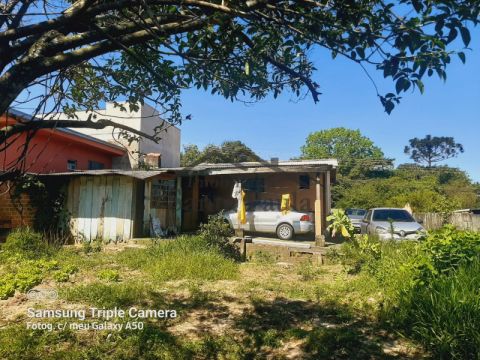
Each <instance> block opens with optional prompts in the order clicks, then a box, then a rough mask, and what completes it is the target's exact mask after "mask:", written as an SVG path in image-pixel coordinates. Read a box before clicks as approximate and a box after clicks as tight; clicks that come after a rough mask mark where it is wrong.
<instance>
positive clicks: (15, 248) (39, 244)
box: [2, 227, 50, 257]
mask: <svg viewBox="0 0 480 360" xmlns="http://www.w3.org/2000/svg"><path fill="white" fill-rule="evenodd" d="M2 249H3V250H5V251H6V252H8V253H11V254H23V255H26V256H28V257H39V256H41V255H45V254H46V253H48V252H49V250H50V248H49V246H48V244H47V242H46V241H45V239H43V236H42V235H41V234H40V233H37V232H35V231H33V230H31V229H30V228H28V227H27V228H20V229H15V230H13V231H12V232H11V233H10V234H9V235H8V236H7V239H6V242H5V244H3V246H2Z"/></svg>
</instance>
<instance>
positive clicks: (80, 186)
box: [43, 159, 338, 241]
mask: <svg viewBox="0 0 480 360" xmlns="http://www.w3.org/2000/svg"><path fill="white" fill-rule="evenodd" d="M337 165H338V164H337V161H336V160H333V159H319V160H291V161H271V162H245V163H235V164H200V165H198V166H195V167H187V168H162V169H158V170H150V171H147V170H136V171H135V170H115V169H113V170H87V171H79V172H73V173H72V172H64V173H55V174H48V175H44V177H43V178H44V179H45V181H49V180H48V179H54V178H56V181H59V178H60V181H62V182H65V183H68V188H67V194H66V199H67V201H66V208H67V210H68V211H69V213H70V214H71V222H70V225H71V229H72V233H73V234H74V235H76V236H77V237H78V238H82V239H86V240H91V239H95V238H103V239H109V240H114V241H125V240H128V239H131V238H135V237H144V236H150V233H151V227H152V222H156V223H159V224H160V225H161V227H162V228H163V229H175V230H176V231H192V230H195V229H197V228H198V226H199V224H200V223H201V222H205V221H206V220H207V218H208V216H209V215H212V214H215V213H217V212H218V211H220V210H222V209H231V208H233V207H234V206H235V204H236V200H235V199H233V198H232V196H231V195H232V188H233V185H234V183H235V182H236V181H241V182H242V184H243V189H244V190H245V192H246V199H245V200H246V201H250V200H256V199H258V200H262V199H275V200H279V199H280V197H281V195H282V194H287V193H288V194H290V196H291V197H292V206H293V207H294V208H296V209H298V210H301V211H305V212H312V213H313V214H314V219H315V235H316V236H317V237H320V236H321V235H322V234H323V232H324V231H325V229H326V215H327V214H328V213H329V211H330V203H331V195H330V184H331V182H332V181H333V180H334V178H335V173H336V168H337Z"/></svg>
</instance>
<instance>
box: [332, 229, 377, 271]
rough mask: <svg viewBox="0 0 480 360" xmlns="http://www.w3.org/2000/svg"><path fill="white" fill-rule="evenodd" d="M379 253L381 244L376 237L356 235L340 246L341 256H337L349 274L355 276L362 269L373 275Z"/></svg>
mask: <svg viewBox="0 0 480 360" xmlns="http://www.w3.org/2000/svg"><path fill="white" fill-rule="evenodd" d="M381 251H382V250H381V244H380V242H379V240H378V239H377V238H376V237H372V236H368V235H357V236H355V237H354V238H353V239H352V241H348V242H346V243H344V244H342V247H341V254H340V255H337V256H339V257H340V262H341V264H342V265H343V266H344V267H345V269H346V270H347V272H348V273H349V274H356V273H358V272H360V271H361V270H362V268H364V267H365V268H367V269H368V271H369V272H370V273H373V272H375V269H376V266H377V264H376V262H377V261H378V260H379V259H380V257H381ZM330 256H332V255H331V254H330Z"/></svg>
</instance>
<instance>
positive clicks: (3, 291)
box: [0, 282, 15, 300]
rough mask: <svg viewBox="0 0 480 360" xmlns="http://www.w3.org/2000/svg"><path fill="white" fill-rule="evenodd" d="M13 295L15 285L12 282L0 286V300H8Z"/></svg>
mask: <svg viewBox="0 0 480 360" xmlns="http://www.w3.org/2000/svg"><path fill="white" fill-rule="evenodd" d="M14 294H15V285H14V284H13V283H12V282H5V283H3V284H0V300H5V299H8V298H9V297H10V296H13V295H14Z"/></svg>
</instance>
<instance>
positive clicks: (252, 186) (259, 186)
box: [242, 178, 265, 193]
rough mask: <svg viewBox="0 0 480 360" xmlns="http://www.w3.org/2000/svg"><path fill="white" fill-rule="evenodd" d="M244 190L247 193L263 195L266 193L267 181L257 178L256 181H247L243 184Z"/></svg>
mask: <svg viewBox="0 0 480 360" xmlns="http://www.w3.org/2000/svg"><path fill="white" fill-rule="evenodd" d="M242 188H243V190H246V191H251V192H256V193H263V192H265V179H263V178H256V179H247V180H245V181H243V182H242Z"/></svg>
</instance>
